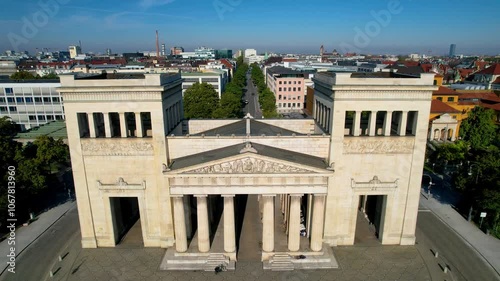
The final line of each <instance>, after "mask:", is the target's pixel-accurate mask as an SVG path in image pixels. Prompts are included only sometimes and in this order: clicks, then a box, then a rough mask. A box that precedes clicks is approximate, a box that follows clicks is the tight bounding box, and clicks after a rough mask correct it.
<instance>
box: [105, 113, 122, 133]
mask: <svg viewBox="0 0 500 281" xmlns="http://www.w3.org/2000/svg"><path fill="white" fill-rule="evenodd" d="M108 116H109V123H110V125H111V137H113V138H115V137H121V126H120V115H119V114H118V113H116V112H110V113H109V114H108Z"/></svg>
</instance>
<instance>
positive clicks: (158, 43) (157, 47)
mask: <svg viewBox="0 0 500 281" xmlns="http://www.w3.org/2000/svg"><path fill="white" fill-rule="evenodd" d="M156 57H157V58H159V57H160V41H159V38H158V30H157V31H156Z"/></svg>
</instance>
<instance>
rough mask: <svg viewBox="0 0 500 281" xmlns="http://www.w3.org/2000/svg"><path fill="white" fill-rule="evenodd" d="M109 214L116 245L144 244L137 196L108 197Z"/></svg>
mask: <svg viewBox="0 0 500 281" xmlns="http://www.w3.org/2000/svg"><path fill="white" fill-rule="evenodd" d="M109 200H110V206H111V216H112V219H113V230H114V234H115V243H116V244H117V245H127V246H141V247H142V246H144V242H143V237H142V229H141V220H140V212H139V200H138V198H137V197H110V198H109Z"/></svg>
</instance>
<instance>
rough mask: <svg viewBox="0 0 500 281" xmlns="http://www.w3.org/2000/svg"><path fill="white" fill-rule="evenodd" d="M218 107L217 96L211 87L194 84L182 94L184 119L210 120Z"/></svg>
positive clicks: (204, 84)
mask: <svg viewBox="0 0 500 281" xmlns="http://www.w3.org/2000/svg"><path fill="white" fill-rule="evenodd" d="M218 105H219V96H218V94H217V92H216V91H215V90H214V88H213V87H212V85H210V84H208V83H205V82H204V83H201V84H200V83H198V82H197V83H195V84H193V86H191V88H189V89H187V90H186V92H185V93H184V116H185V117H186V118H212V115H213V112H214V110H215V109H217V107H218Z"/></svg>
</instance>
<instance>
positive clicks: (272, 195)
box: [261, 194, 276, 197]
mask: <svg viewBox="0 0 500 281" xmlns="http://www.w3.org/2000/svg"><path fill="white" fill-rule="evenodd" d="M261 196H264V197H275V196H276V194H262V195H261Z"/></svg>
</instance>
